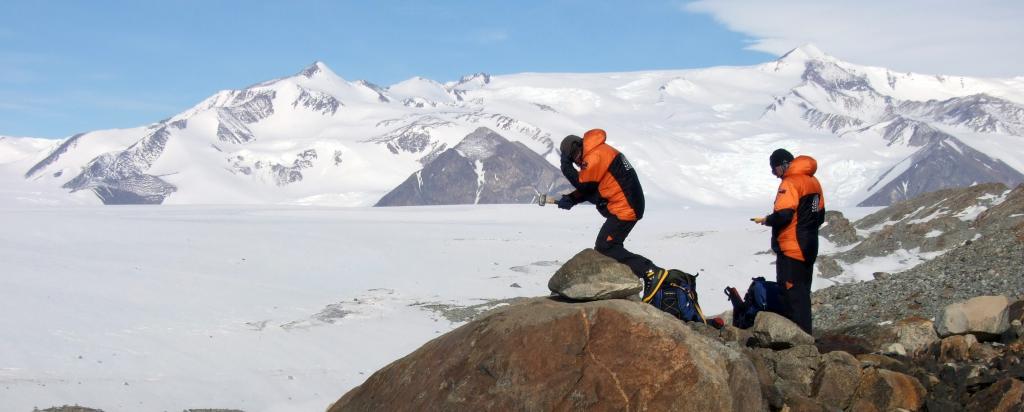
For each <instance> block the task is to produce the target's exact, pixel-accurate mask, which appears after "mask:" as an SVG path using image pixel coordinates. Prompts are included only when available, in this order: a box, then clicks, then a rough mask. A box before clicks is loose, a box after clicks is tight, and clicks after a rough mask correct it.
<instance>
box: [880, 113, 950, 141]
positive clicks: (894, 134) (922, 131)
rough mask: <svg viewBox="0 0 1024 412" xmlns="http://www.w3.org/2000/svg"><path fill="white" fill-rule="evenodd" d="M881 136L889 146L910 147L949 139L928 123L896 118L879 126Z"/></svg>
mask: <svg viewBox="0 0 1024 412" xmlns="http://www.w3.org/2000/svg"><path fill="white" fill-rule="evenodd" d="M879 127H881V129H882V130H881V134H882V137H883V138H885V140H888V141H889V146H892V145H894V144H900V145H905V146H910V147H921V146H925V145H927V144H929V143H932V142H935V141H939V140H942V139H947V138H951V137H953V136H951V135H950V134H948V133H946V132H943V131H941V130H938V129H936V128H934V127H932V126H931V125H929V124H928V123H925V122H922V121H919V120H914V119H909V118H906V117H903V116H896V117H895V118H893V119H892V120H890V121H889V122H886V123H883V124H882V125H879Z"/></svg>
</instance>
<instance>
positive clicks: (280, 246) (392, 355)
mask: <svg viewBox="0 0 1024 412" xmlns="http://www.w3.org/2000/svg"><path fill="white" fill-rule="evenodd" d="M755 212H757V211H753V210H750V211H747V210H732V209H730V210H727V211H722V210H718V209H714V208H708V209H672V210H669V209H652V210H650V211H649V213H648V214H647V216H646V217H645V218H644V220H643V221H641V222H640V224H638V225H637V228H636V229H635V230H634V232H633V234H632V235H631V236H630V238H629V240H628V241H627V243H626V246H627V247H628V248H630V249H632V250H633V251H635V252H638V253H643V254H645V255H646V256H648V257H650V258H651V259H653V260H654V261H656V262H657V263H660V264H662V265H666V266H669V267H676V268H680V269H684V270H687V271H690V272H695V273H700V274H701V275H700V277H699V279H698V285H699V291H700V295H701V302H702V303H703V305H704V307H705V311H706V312H707V313H716V312H719V311H721V310H723V309H725V308H726V306H727V305H728V303H727V302H726V300H725V297H724V296H722V295H721V293H722V292H721V291H722V289H723V288H724V287H725V286H727V285H735V286H740V287H745V286H746V285H747V284H748V283H749V278H750V277H752V276H759V275H770V274H771V273H772V271H773V266H772V265H771V262H772V261H773V260H774V257H773V256H772V255H770V254H764V253H763V252H764V251H765V250H767V249H768V247H769V245H768V236H769V234H768V232H767V230H766V229H765V228H763V227H761V226H756V225H753V224H751V223H750V222H749V221H748V220H747V217H748V216H749V215H753V214H754V213H755ZM602 221H603V220H602V219H601V218H600V216H599V215H598V214H597V213H596V211H594V210H593V208H592V207H583V206H580V207H577V208H574V209H573V210H571V211H568V212H566V211H562V210H559V209H557V208H554V207H550V206H549V207H545V208H541V207H538V206H536V205H481V206H448V207H411V208H405V207H397V208H322V207H287V206H284V207H249V206H242V207H209V206H164V207H160V208H152V207H143V206H119V207H97V206H91V207H65V208H25V209H3V210H0V226H2V227H4V228H5V230H4V231H2V232H0V261H2V262H4V263H3V268H4V270H3V272H4V274H3V276H0V311H2V312H3V313H4V314H5V315H4V316H2V317H0V393H2V396H0V399H3V402H2V403H3V405H4V406H3V409H4V410H31V408H33V407H40V408H45V407H49V406H54V405H60V404H73V403H78V404H81V405H86V406H90V407H93V408H101V409H103V410H107V411H133V410H183V409H186V408H203V407H207V408H209V407H217V408H238V409H244V410H246V411H252V412H259V411H296V410H322V409H323V408H325V407H326V406H327V405H328V404H329V403H330V402H332V401H334V400H336V399H337V398H338V397H339V396H340V395H341V394H343V393H344V392H345V391H347V390H348V389H350V388H352V387H354V386H356V385H358V384H360V383H361V382H362V381H363V380H364V379H365V378H366V377H368V375H369V374H371V373H372V372H374V371H375V370H376V369H378V368H379V367H381V366H383V365H385V364H387V363H389V362H391V361H392V360H394V359H397V358H399V357H401V356H403V355H405V354H407V353H409V352H411V351H412V350H414V349H415V348H417V347H419V346H420V345H421V344H423V343H425V342H426V341H427V340H429V339H431V338H433V337H436V336H438V335H439V334H442V333H445V332H447V331H449V330H451V329H453V328H454V327H456V326H458V325H459V324H461V323H459V322H452V321H450V320H448V319H445V318H444V317H442V316H440V315H439V314H438V313H437V312H435V311H432V310H429V309H427V307H426V306H423V305H424V304H435V303H436V304H448V305H457V306H468V305H474V304H481V303H486V302H487V301H488V300H490V299H500V298H509V297H516V296H541V295H547V294H548V293H549V292H548V290H547V281H548V279H549V278H550V276H551V275H552V274H553V273H554V271H555V270H556V269H557V268H558V266H559V265H560V263H558V262H565V261H566V260H567V259H569V258H570V257H572V256H573V255H574V254H575V253H576V252H578V251H580V250H582V249H583V248H585V247H588V246H591V245H592V243H593V237H594V236H595V234H596V232H597V229H598V227H599V225H600V224H601V223H602ZM513 284H516V285H518V286H519V287H513V286H512V285H513ZM823 285H824V282H817V283H816V285H815V286H816V287H819V286H823ZM417 305H419V306H417Z"/></svg>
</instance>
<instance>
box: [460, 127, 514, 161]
mask: <svg viewBox="0 0 1024 412" xmlns="http://www.w3.org/2000/svg"><path fill="white" fill-rule="evenodd" d="M505 143H508V139H505V138H504V137H502V136H501V135H500V134H498V133H495V132H494V131H493V130H491V129H488V128H486V127H480V128H477V129H476V130H474V131H473V133H470V134H468V135H466V137H465V138H464V139H462V141H461V142H459V144H458V145H456V146H455V150H457V151H458V152H459V153H460V154H462V155H463V156H465V157H466V158H468V159H471V160H474V161H476V160H484V159H486V158H489V157H491V156H493V155H494V153H495V151H496V149H497V148H498V146H500V145H502V144H505Z"/></svg>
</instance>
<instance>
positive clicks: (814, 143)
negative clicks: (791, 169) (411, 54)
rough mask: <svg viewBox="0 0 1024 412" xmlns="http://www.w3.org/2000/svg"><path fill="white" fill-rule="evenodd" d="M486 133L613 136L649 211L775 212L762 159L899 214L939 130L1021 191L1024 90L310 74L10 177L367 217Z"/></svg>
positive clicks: (919, 81) (728, 70)
mask: <svg viewBox="0 0 1024 412" xmlns="http://www.w3.org/2000/svg"><path fill="white" fill-rule="evenodd" d="M479 127H487V128H490V129H492V130H495V131H497V132H498V133H500V134H501V135H502V136H504V137H506V138H508V139H509V140H511V141H514V142H520V143H523V144H524V145H526V146H527V147H528V148H529V149H530V150H533V151H535V152H537V153H538V154H540V155H541V156H544V157H545V158H546V159H547V160H548V161H549V162H551V163H552V164H557V153H556V152H555V145H556V143H557V142H558V141H559V140H560V139H561V138H562V137H564V136H565V135H567V134H577V135H579V134H581V133H583V132H584V131H586V130H587V129H591V128H603V129H605V130H607V131H608V135H609V143H611V144H612V145H614V146H616V147H617V148H618V149H620V150H621V151H622V152H624V153H626V154H627V155H629V157H630V159H631V160H632V161H633V163H635V164H636V166H637V170H638V172H639V174H640V177H641V181H642V183H643V186H644V189H645V192H646V193H647V195H648V200H649V202H651V203H652V204H656V203H658V202H666V203H668V202H670V203H683V204H695V203H699V204H708V205H764V204H767V203H768V202H770V200H771V198H772V195H773V191H774V190H773V189H774V187H775V185H776V182H775V181H774V177H773V176H771V174H770V173H768V168H767V166H766V165H767V161H766V160H767V155H768V154H769V153H770V152H771V151H772V150H774V149H776V148H778V147H786V148H788V149H790V150H791V151H793V152H795V153H799V154H808V155H811V156H813V157H815V158H816V159H817V160H818V164H819V169H818V177H819V179H820V180H821V181H822V183H823V185H824V187H825V190H826V195H827V197H828V199H829V203H830V204H832V205H836V206H838V205H852V204H858V203H860V202H863V201H865V200H866V199H873V200H872V201H871V202H869V203H871V204H877V202H876V201H875V200H877V199H890V200H901V199H904V198H906V197H908V196H914V195H916V194H918V192H915V191H914V190H907V188H911V189H912V188H934V187H935V184H934V182H929V183H921V182H916V181H907V179H911V178H912V177H913V176H912V175H904V174H900V173H895V172H896V171H906V170H911V169H924V170H933V169H934V168H935V167H937V166H935V165H933V164H932V163H929V162H931V161H932V159H936V158H937V157H936V156H934V155H932V154H931V153H933V152H934V151H935V150H934V149H935V147H936V146H935V144H931V145H929V143H933V142H932V140H934V139H928V138H923V137H921V136H922V135H934V134H936V133H942V134H943V136H949V137H952V138H953V139H954V140H949V138H948V137H945V138H944V139H945V140H947V141H948V142H955V145H956V147H957V148H963V149H969V150H945V151H944V152H943V156H942V157H941V158H942V159H943V162H951V163H952V164H969V165H970V166H969V167H966V168H964V170H972V173H973V174H972V175H971V176H970V177H963V178H961V179H953V180H950V181H949V182H945V183H944V182H939V187H940V188H941V187H945V186H942V185H955V184H962V182H964V181H971V182H982V181H987V180H993V181H1002V182H1003V183H1006V184H1009V185H1013V184H1016V183H1019V182H1020V181H1021V180H1024V175H1021V174H1020V170H1022V169H1024V144H1021V143H1024V136H1022V134H1024V84H1022V83H1021V82H1020V81H1019V79H1016V80H1014V79H1006V80H1003V79H975V78H967V77H951V76H933V75H923V74H916V73H895V72H892V71H891V70H887V69H884V68H877V67H866V66H859V65H856V64H851V63H847V62H843V61H840V60H838V59H835V58H834V57H831V56H828V55H826V54H825V53H823V52H821V51H820V50H818V49H816V48H814V47H813V46H805V47H802V48H799V49H795V50H793V51H792V52H790V53H788V54H787V55H785V56H783V57H782V58H780V59H778V60H776V61H772V62H768V63H764V64H760V65H756V66H749V67H714V68H708V69H697V70H675V71H647V72H630V73H595V74H573V73H561V74H559V73H543V74H541V73H522V74H514V75H505V76H490V75H487V74H476V75H471V76H466V77H464V78H462V79H460V80H459V81H455V82H449V83H443V84H442V83H439V82H437V81H433V80H430V79H424V78H419V77H416V78H412V79H409V80H406V81H403V82H400V83H398V84H395V85H391V86H389V87H380V86H377V85H374V84H371V83H368V82H365V81H348V80H345V79H344V78H342V77H340V76H338V75H337V74H335V73H334V72H333V71H331V69H330V68H328V67H327V66H326V65H325V64H323V63H321V62H316V63H314V64H313V65H311V66H309V67H307V68H306V69H304V70H302V71H300V72H299V73H297V74H296V75H294V76H289V77H284V78H279V79H274V80H270V81H267V82H263V83H260V84H256V85H253V86H251V87H248V88H245V89H242V90H225V91H221V92H218V93H216V94H214V95H213V96H211V97H210V98H208V99H206V100H204V101H203V102H200V103H199V104H197V105H196V106H194V107H193V108H190V109H189V110H186V111H184V112H182V113H179V114H177V115H174V116H172V117H170V118H168V119H166V120H164V121H161V122H158V123H154V124H152V125H147V126H143V127H139V128H135V129H124V130H101V131H94V132H88V133H83V134H80V135H76V136H73V137H70V138H68V139H66V140H64V141H63V142H61V143H60V144H59V145H57V146H56V147H45V148H43V147H40V148H39V149H37V150H38V153H35V154H32V155H30V156H24V157H27V158H32V159H34V160H35V162H29V163H31V164H28V163H24V162H23V163H19V164H18V165H17V167H16V168H13V167H7V168H4V170H3V172H4V173H6V174H8V176H5V177H3V179H4V180H5V181H9V180H11V179H13V178H14V177H13V176H20V178H21V179H23V180H28V181H30V184H25V185H22V184H20V183H19V185H18V186H19V187H21V186H24V187H27V188H28V189H26V190H29V191H32V192H43V191H47V192H59V191H64V192H73V193H75V195H74V196H73V197H69V199H72V198H73V199H79V200H80V199H82V198H83V196H82V194H83V193H84V194H86V195H92V194H94V196H93V197H97V196H98V197H99V198H100V199H102V200H103V201H105V202H107V203H123V202H141V203H147V202H148V203H161V202H162V203H168V204H197V203H207V204H209V203H254V204H321V205H349V206H352V205H372V204H374V203H376V202H377V201H378V200H379V199H380V198H381V197H382V196H383V195H384V194H385V193H387V192H389V191H390V190H392V189H394V188H395V187H396V186H398V185H399V184H401V183H402V182H403V181H404V180H406V179H407V178H408V176H410V175H411V174H413V173H414V172H416V171H417V170H420V169H421V168H422V167H423V165H424V164H426V163H428V162H429V161H430V160H433V159H434V158H436V157H437V156H438V155H439V154H440V153H442V152H444V151H445V150H447V149H449V148H452V147H454V146H455V145H456V144H458V142H460V141H461V140H462V139H463V138H464V137H465V136H467V135H469V134H470V133H471V132H472V131H473V130H476V129H477V128H479ZM0 147H2V146H0ZM942 147H946V148H951V147H953V146H951V145H950V144H946V145H944V146H942ZM964 153H967V154H964ZM988 170H997V172H994V173H987V171H988ZM918 175H921V174H918ZM897 177H900V179H903V180H900V183H898V184H890V183H891V182H893V181H895V180H896V179H897ZM922 190H923V189H922ZM15 197H19V198H25V199H31V198H32V196H31V195H25V196H20V195H19V196H15ZM69 201H70V200H69Z"/></svg>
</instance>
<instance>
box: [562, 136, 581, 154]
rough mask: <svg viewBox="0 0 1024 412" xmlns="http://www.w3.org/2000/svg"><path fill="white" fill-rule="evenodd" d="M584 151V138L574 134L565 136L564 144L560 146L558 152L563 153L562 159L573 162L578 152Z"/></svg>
mask: <svg viewBox="0 0 1024 412" xmlns="http://www.w3.org/2000/svg"><path fill="white" fill-rule="evenodd" d="M582 149H583V138H581V137H579V136H576V135H574V134H571V135H568V136H565V138H564V139H562V144H561V145H559V146H558V151H559V152H561V153H562V159H568V160H573V158H575V157H576V153H575V152H576V151H577V150H582Z"/></svg>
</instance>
